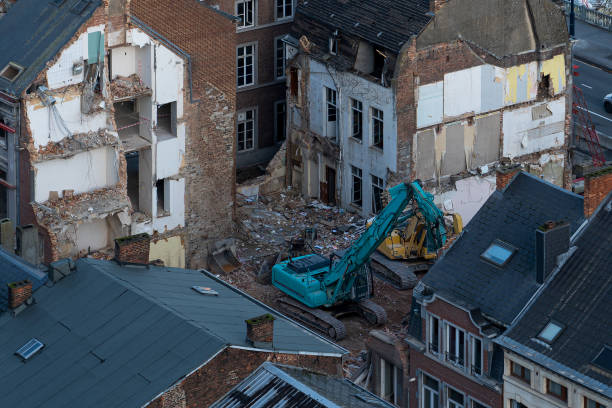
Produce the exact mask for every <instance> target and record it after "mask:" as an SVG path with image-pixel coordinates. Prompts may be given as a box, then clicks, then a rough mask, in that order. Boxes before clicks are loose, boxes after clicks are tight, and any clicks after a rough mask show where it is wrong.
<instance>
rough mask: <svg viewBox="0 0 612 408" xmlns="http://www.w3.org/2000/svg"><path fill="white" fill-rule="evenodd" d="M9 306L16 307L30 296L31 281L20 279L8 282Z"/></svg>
mask: <svg viewBox="0 0 612 408" xmlns="http://www.w3.org/2000/svg"><path fill="white" fill-rule="evenodd" d="M8 292H9V308H11V309H16V308H18V307H19V306H21V305H22V304H23V303H25V302H27V300H28V299H30V297H31V296H32V282H30V281H29V280H27V279H26V280H22V281H19V282H13V283H9V284H8Z"/></svg>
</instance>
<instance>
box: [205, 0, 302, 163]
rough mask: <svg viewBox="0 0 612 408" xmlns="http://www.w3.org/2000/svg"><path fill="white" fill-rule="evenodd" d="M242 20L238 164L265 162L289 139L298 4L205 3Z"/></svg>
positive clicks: (290, 0) (273, 0)
mask: <svg viewBox="0 0 612 408" xmlns="http://www.w3.org/2000/svg"><path fill="white" fill-rule="evenodd" d="M205 2H206V3H208V4H210V5H213V6H215V7H217V8H218V9H219V10H222V11H224V12H225V13H228V14H231V15H234V16H236V17H238V18H239V19H240V21H239V22H238V24H237V27H236V30H235V31H236V45H235V47H234V48H232V49H231V50H229V51H233V52H235V59H236V62H235V65H236V80H235V81H236V82H235V84H236V112H237V118H236V129H237V134H236V137H237V148H236V152H237V155H236V160H237V166H238V168H244V167H249V166H252V165H255V164H262V163H266V162H267V161H268V160H270V159H271V158H272V156H273V155H274V153H276V151H277V150H278V148H279V146H280V144H282V142H283V141H284V140H285V118H286V104H285V47H284V44H283V42H282V41H281V39H282V38H283V37H284V36H285V35H287V34H288V33H289V32H290V27H291V24H292V23H293V16H294V13H295V8H296V6H297V0H205Z"/></svg>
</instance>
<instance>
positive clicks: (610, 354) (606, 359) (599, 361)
mask: <svg viewBox="0 0 612 408" xmlns="http://www.w3.org/2000/svg"><path fill="white" fill-rule="evenodd" d="M593 365H596V366H597V367H600V368H603V369H604V370H607V371H610V372H612V347H610V346H603V348H602V349H601V351H600V352H599V354H597V357H595V358H594V359H593Z"/></svg>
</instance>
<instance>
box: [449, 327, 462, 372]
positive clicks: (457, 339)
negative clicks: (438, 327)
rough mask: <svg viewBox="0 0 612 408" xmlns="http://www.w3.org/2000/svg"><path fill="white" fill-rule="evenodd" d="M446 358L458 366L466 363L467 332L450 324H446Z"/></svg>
mask: <svg viewBox="0 0 612 408" xmlns="http://www.w3.org/2000/svg"><path fill="white" fill-rule="evenodd" d="M446 332H447V337H446V340H447V341H446V359H447V360H448V361H450V362H452V363H455V364H456V365H458V366H461V367H463V366H464V365H465V332H464V331H463V330H461V329H458V328H456V327H455V326H451V325H450V324H448V325H447V326H446Z"/></svg>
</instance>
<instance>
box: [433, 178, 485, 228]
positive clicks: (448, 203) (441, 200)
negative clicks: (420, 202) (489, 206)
mask: <svg viewBox="0 0 612 408" xmlns="http://www.w3.org/2000/svg"><path fill="white" fill-rule="evenodd" d="M495 188H496V185H495V176H487V177H480V176H474V177H468V178H464V179H461V180H459V181H457V182H456V183H455V188H454V189H453V190H450V191H446V192H443V193H439V194H434V197H435V199H434V202H435V204H436V205H437V206H438V207H440V208H442V209H443V210H444V211H447V212H455V213H458V214H459V215H461V218H462V219H463V225H466V224H467V223H468V222H469V221H470V220H471V219H472V218H473V217H474V215H476V213H477V212H478V210H479V209H480V207H482V205H483V204H484V203H485V201H487V199H488V198H489V196H490V195H491V194H493V192H494V191H495Z"/></svg>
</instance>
